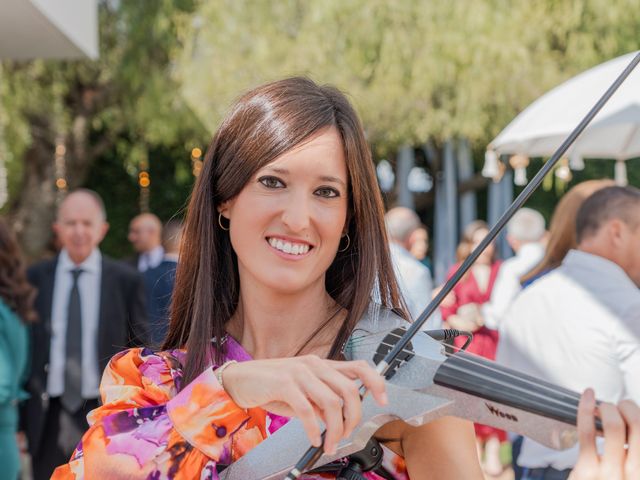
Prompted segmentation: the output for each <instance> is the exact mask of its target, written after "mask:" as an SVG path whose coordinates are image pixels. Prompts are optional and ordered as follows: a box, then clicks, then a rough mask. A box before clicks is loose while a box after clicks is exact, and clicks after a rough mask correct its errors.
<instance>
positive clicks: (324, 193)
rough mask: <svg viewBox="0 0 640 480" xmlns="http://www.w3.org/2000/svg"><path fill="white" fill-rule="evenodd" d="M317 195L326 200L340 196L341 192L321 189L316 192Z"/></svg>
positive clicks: (328, 188)
mask: <svg viewBox="0 0 640 480" xmlns="http://www.w3.org/2000/svg"><path fill="white" fill-rule="evenodd" d="M315 194H316V195H318V196H319V197H324V198H335V197H339V196H340V192H339V191H338V190H336V189H335V188H331V187H321V188H319V189H317V190H316V191H315Z"/></svg>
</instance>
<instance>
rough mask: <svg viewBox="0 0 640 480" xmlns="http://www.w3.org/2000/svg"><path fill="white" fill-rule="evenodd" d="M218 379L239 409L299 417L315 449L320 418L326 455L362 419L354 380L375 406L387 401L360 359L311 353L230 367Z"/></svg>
mask: <svg viewBox="0 0 640 480" xmlns="http://www.w3.org/2000/svg"><path fill="white" fill-rule="evenodd" d="M222 375H223V383H224V387H225V390H226V391H227V393H228V394H229V396H231V398H232V399H233V401H234V402H235V403H236V404H237V405H238V406H240V407H242V408H252V407H261V408H264V409H265V410H268V411H270V412H273V413H275V414H277V415H284V416H295V417H298V418H299V419H300V420H301V421H302V424H303V426H304V429H305V431H306V432H307V435H308V436H309V440H310V441H311V443H312V444H313V446H316V447H317V446H320V444H321V439H320V435H321V430H320V425H319V420H322V422H323V423H324V424H325V427H326V430H327V434H326V436H325V443H324V450H325V452H326V453H328V454H332V453H334V452H335V450H336V446H337V444H338V442H339V441H340V440H341V439H342V438H345V437H348V436H349V435H351V432H352V431H353V429H354V428H355V427H356V425H357V424H358V422H359V421H360V418H361V417H362V409H361V403H362V402H361V400H360V395H359V393H358V383H356V381H355V380H360V381H361V382H362V383H363V384H364V385H365V386H366V387H367V389H368V390H369V391H370V392H371V393H372V394H373V397H374V398H375V400H376V401H377V402H378V403H379V404H380V405H384V404H386V403H387V397H386V393H385V383H384V379H383V377H382V376H380V375H379V374H378V373H377V372H376V371H375V370H374V369H373V368H372V367H371V366H369V365H368V364H367V363H366V362H365V361H351V362H340V361H334V360H323V359H321V358H319V357H317V356H314V355H306V356H301V357H295V358H282V359H273V360H253V361H249V362H242V363H236V364H233V365H229V366H228V367H227V368H226V369H225V370H224V372H223V374H222Z"/></svg>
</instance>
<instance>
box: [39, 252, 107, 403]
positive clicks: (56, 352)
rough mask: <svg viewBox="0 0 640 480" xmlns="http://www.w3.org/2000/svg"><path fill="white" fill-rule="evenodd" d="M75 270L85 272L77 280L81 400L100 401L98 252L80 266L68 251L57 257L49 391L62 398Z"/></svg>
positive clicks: (99, 259) (100, 278)
mask: <svg viewBox="0 0 640 480" xmlns="http://www.w3.org/2000/svg"><path fill="white" fill-rule="evenodd" d="M75 268H80V269H82V273H81V274H80V276H79V277H78V290H79V292H80V311H81V314H82V397H83V398H98V396H99V390H98V387H99V385H100V374H101V372H100V371H99V366H98V323H99V320H100V285H101V283H102V255H101V254H100V250H98V249H95V250H94V251H93V252H91V254H90V255H89V256H88V257H87V258H86V259H85V261H84V262H82V263H81V264H80V265H76V264H75V263H73V261H72V260H71V258H69V254H68V253H67V251H66V250H62V251H61V252H60V255H59V256H58V264H57V265H56V275H55V280H54V284H53V303H52V305H51V351H50V352H49V374H48V376H47V392H48V393H49V395H50V396H52V397H59V396H60V395H62V393H63V392H64V369H65V363H66V343H67V341H66V340H67V319H68V307H69V296H70V294H71V288H72V286H73V275H72V273H71V271H72V270H73V269H75Z"/></svg>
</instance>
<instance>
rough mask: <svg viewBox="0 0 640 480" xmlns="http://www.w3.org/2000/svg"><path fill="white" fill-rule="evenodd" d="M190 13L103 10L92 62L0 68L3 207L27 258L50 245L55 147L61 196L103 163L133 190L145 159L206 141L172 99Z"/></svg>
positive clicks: (155, 5) (149, 8) (150, 8)
mask: <svg viewBox="0 0 640 480" xmlns="http://www.w3.org/2000/svg"><path fill="white" fill-rule="evenodd" d="M193 8H194V1H193V0H177V1H171V0H157V1H154V2H133V1H123V2H103V3H101V5H100V9H99V14H100V19H99V20H100V58H99V59H98V60H96V61H89V60H85V61H41V60H37V61H32V62H5V63H4V64H3V65H2V77H1V80H0V85H1V87H0V88H1V90H0V105H1V106H3V107H4V110H5V111H4V113H5V118H7V119H11V121H10V122H9V121H7V122H5V125H4V127H5V128H4V132H5V135H4V136H5V140H6V143H7V146H8V149H7V150H8V151H9V152H11V156H10V158H9V164H10V165H9V167H10V172H11V173H12V178H13V179H14V181H13V182H12V185H11V187H12V196H11V197H12V201H11V203H10V205H9V207H8V208H9V214H10V216H11V218H12V221H13V223H14V226H15V228H16V230H17V232H18V235H19V237H20V238H21V241H22V244H23V246H24V248H25V250H26V251H27V253H28V254H29V255H36V254H38V253H39V252H41V251H42V249H43V248H44V246H45V245H46V243H47V242H48V239H49V225H50V224H51V222H52V220H53V216H54V212H55V203H56V200H57V198H59V195H58V192H57V189H56V184H55V179H56V175H57V174H58V173H59V172H56V162H55V161H54V155H55V150H56V146H57V145H58V146H60V145H62V146H64V152H65V153H64V159H65V163H66V181H67V188H75V187H78V186H82V185H85V184H86V182H87V180H88V179H89V174H90V172H91V168H92V166H93V165H94V164H95V162H96V161H97V160H98V159H101V158H102V159H103V160H104V159H105V155H106V157H107V158H109V159H110V161H112V162H114V163H115V164H116V165H119V166H120V167H121V168H122V169H125V171H126V172H128V173H129V175H130V177H131V178H132V179H133V182H132V181H131V180H130V182H129V183H133V188H134V191H135V190H136V189H137V187H136V186H135V180H136V177H137V172H138V169H139V168H140V167H141V166H143V167H144V166H145V163H146V162H148V159H149V157H150V153H151V152H153V151H154V150H157V149H159V148H160V149H161V148H162V147H163V146H171V147H172V148H173V147H175V146H176V145H180V146H181V147H182V148H183V149H184V153H183V155H185V156H186V157H187V158H188V151H189V150H190V146H191V145H192V144H194V143H196V144H199V143H201V142H202V137H203V133H204V132H203V130H202V126H201V124H200V122H199V121H198V119H197V118H196V117H195V116H194V115H193V114H192V112H191V110H190V109H189V108H188V107H187V105H186V104H185V103H184V102H183V101H182V100H181V98H180V96H178V95H176V94H175V92H176V90H177V88H178V87H177V84H176V82H175V81H174V79H173V77H172V75H171V71H172V68H173V65H172V58H173V57H174V56H175V52H176V50H178V49H180V48H181V45H180V42H179V41H178V37H177V35H176V32H177V30H178V29H179V28H180V24H181V23H182V22H185V21H187V20H188V18H189V13H190V12H191V10H192V9H193ZM103 167H104V165H102V166H101V168H103ZM107 170H109V169H107ZM98 175H99V173H98ZM17 176H19V177H20V178H19V179H18V180H16V177H17ZM104 180H106V179H105V178H104V177H102V181H103V182H104ZM98 183H99V182H98ZM102 185H103V186H104V187H105V188H109V187H108V186H106V185H104V183H103V184H102ZM129 205H130V204H129ZM111 207H112V205H109V208H111Z"/></svg>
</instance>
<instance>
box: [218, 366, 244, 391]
mask: <svg viewBox="0 0 640 480" xmlns="http://www.w3.org/2000/svg"><path fill="white" fill-rule="evenodd" d="M235 363H238V362H237V361H236V360H228V361H226V362H224V363H223V364H222V365H220V366H219V367H218V368H216V369H214V370H213V373H214V374H215V376H216V380H218V383H219V384H220V386H221V387H222V389H223V390H224V391H226V392H227V393H228V388H226V387H225V384H224V371H225V370H226V369H227V368H229V367H230V366H231V365H233V364H235Z"/></svg>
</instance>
